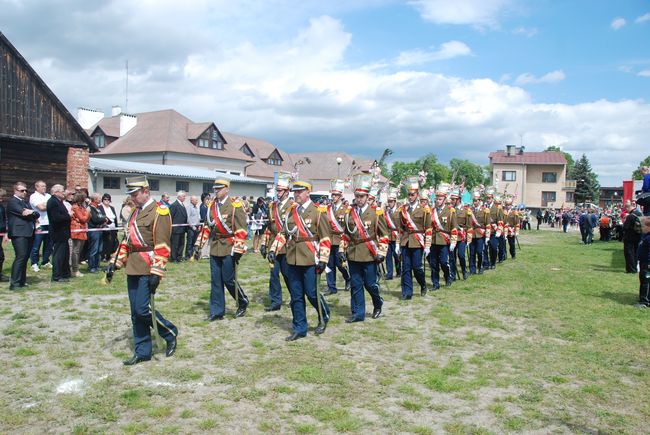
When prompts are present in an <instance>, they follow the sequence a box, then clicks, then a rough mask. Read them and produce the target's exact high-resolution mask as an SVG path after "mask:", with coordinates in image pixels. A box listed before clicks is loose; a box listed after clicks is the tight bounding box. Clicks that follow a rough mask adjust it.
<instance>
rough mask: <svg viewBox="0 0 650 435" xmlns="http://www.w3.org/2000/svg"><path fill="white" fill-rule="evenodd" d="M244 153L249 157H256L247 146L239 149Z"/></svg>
mask: <svg viewBox="0 0 650 435" xmlns="http://www.w3.org/2000/svg"><path fill="white" fill-rule="evenodd" d="M239 150H240V151H241V152H242V153H244V154H246V155H247V156H248V157H255V156H254V155H253V151H251V149H250V148H249V147H248V146H247V145H246V144H244V145H242V147H241V148H240V149H239Z"/></svg>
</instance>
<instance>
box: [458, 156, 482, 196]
mask: <svg viewBox="0 0 650 435" xmlns="http://www.w3.org/2000/svg"><path fill="white" fill-rule="evenodd" d="M449 167H450V169H451V174H452V176H455V180H453V181H454V183H455V184H460V183H461V181H462V180H463V179H464V180H465V188H466V189H468V190H469V189H472V188H473V187H476V186H478V185H479V184H483V182H484V181H485V173H484V171H483V168H482V167H481V165H477V164H476V163H472V162H470V161H469V160H462V159H451V161H450V162H449Z"/></svg>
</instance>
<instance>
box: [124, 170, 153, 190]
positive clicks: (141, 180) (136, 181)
mask: <svg viewBox="0 0 650 435" xmlns="http://www.w3.org/2000/svg"><path fill="white" fill-rule="evenodd" d="M145 187H149V181H148V180H147V177H146V176H145V175H139V176H137V177H130V178H127V179H126V193H129V194H131V193H134V192H137V191H138V190H140V189H144V188H145Z"/></svg>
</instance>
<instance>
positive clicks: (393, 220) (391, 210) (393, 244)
mask: <svg viewBox="0 0 650 435" xmlns="http://www.w3.org/2000/svg"><path fill="white" fill-rule="evenodd" d="M398 193H399V189H397V188H394V187H391V188H389V189H388V198H387V201H386V205H385V207H384V214H383V216H384V220H385V221H386V227H387V228H388V231H389V239H388V252H387V253H386V279H393V263H395V268H394V269H395V275H400V274H401V268H402V264H401V261H400V258H399V230H400V228H399V224H400V214H399V208H398V207H397V194H398Z"/></svg>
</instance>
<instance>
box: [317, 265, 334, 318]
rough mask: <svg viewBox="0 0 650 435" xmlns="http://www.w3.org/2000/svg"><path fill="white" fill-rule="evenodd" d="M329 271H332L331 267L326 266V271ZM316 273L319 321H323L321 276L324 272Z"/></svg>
mask: <svg viewBox="0 0 650 435" xmlns="http://www.w3.org/2000/svg"><path fill="white" fill-rule="evenodd" d="M316 267H318V266H316ZM329 272H331V270H330V268H329V267H327V266H325V271H324V273H329ZM316 275H317V276H316V302H317V306H318V321H319V322H322V321H323V320H324V319H323V307H322V305H321V301H320V278H321V275H323V274H322V273H317V274H316Z"/></svg>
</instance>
